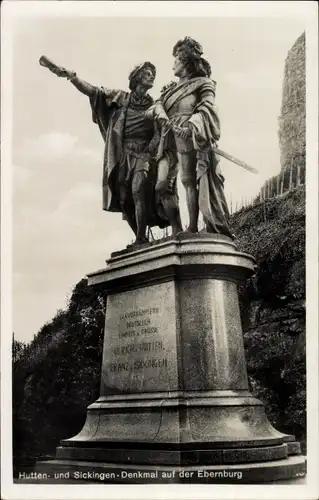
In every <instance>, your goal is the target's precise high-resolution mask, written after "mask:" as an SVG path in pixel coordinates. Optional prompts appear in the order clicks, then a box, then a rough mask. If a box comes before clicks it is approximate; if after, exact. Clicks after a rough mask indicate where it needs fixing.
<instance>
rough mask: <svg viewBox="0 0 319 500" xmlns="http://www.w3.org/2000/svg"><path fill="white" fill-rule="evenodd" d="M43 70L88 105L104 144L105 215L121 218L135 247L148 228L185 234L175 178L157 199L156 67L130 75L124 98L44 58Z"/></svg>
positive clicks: (159, 191) (142, 68)
mask: <svg viewBox="0 0 319 500" xmlns="http://www.w3.org/2000/svg"><path fill="white" fill-rule="evenodd" d="M40 64H41V65H43V66H46V67H48V68H49V69H50V70H51V71H52V72H53V73H55V74H56V75H57V76H59V77H62V78H67V79H68V80H69V81H70V82H71V83H72V84H73V85H74V86H75V87H76V88H77V89H78V90H79V91H80V92H82V93H83V94H84V95H86V96H88V97H89V99H90V104H91V107H92V114H93V121H94V122H95V123H97V125H98V126H99V129H100V132H101V134H102V137H103V139H104V142H105V151H104V168H103V209H104V210H107V211H110V212H122V214H123V218H124V219H125V220H126V221H127V222H128V224H129V225H130V227H131V229H132V230H133V232H134V234H135V236H136V240H135V245H139V244H142V243H145V242H147V241H148V238H147V236H146V229H147V226H149V227H152V226H156V225H157V226H159V227H167V226H168V225H170V224H172V225H173V232H174V233H176V232H178V231H181V230H182V227H181V222H180V215H179V209H178V201H177V191H176V177H175V179H173V180H171V181H170V179H168V182H167V183H165V189H163V185H161V186H160V187H159V188H158V189H157V191H156V192H157V196H156V197H155V184H156V179H157V166H156V163H155V160H154V157H153V155H152V145H153V147H154V145H155V144H156V142H157V135H156V133H155V132H156V124H155V122H154V119H153V117H152V114H149V113H147V111H148V110H149V109H150V108H151V106H152V105H153V99H152V97H151V96H150V95H149V94H148V91H149V89H151V88H152V86H153V83H154V79H155V75H156V69H155V66H154V65H153V64H152V63H151V62H148V61H147V62H144V63H142V64H140V65H138V66H136V67H135V68H134V69H133V71H131V73H130V75H129V89H130V92H126V91H124V90H118V89H108V88H105V87H98V86H95V85H91V84H90V83H87V82H85V81H84V80H82V79H80V78H79V77H78V76H77V74H76V73H75V72H74V71H70V70H67V69H65V68H63V67H60V66H57V65H56V64H54V63H53V62H52V61H50V59H48V58H47V57H45V56H42V57H41V58H40ZM161 200H163V203H161ZM175 221H177V222H175Z"/></svg>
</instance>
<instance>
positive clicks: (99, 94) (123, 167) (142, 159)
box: [90, 87, 169, 227]
mask: <svg viewBox="0 0 319 500" xmlns="http://www.w3.org/2000/svg"><path fill="white" fill-rule="evenodd" d="M131 101H132V94H131V93H129V92H125V91H123V90H109V89H106V88H104V87H95V89H94V95H93V96H92V97H91V98H90V104H91V108H92V119H93V122H94V123H96V124H97V125H98V126H99V129H100V132H101V134H102V137H103V139H104V142H105V148H104V158H103V180H102V188H103V210H107V211H109V212H122V213H123V207H122V205H121V200H122V201H123V181H125V182H126V184H129V182H130V178H129V176H130V173H131V172H132V171H133V170H134V169H135V170H136V169H139V170H140V169H142V170H145V171H147V172H148V185H147V187H146V198H147V199H146V206H147V218H148V220H147V222H148V225H149V226H154V225H158V226H159V227H166V226H168V225H169V222H168V220H167V219H165V217H163V215H162V214H158V213H157V212H156V207H155V204H154V189H155V183H156V165H155V164H154V162H153V164H152V159H151V157H150V154H149V149H148V144H149V143H150V140H151V138H152V136H153V134H154V124H153V122H150V121H148V123H147V118H146V116H147V115H146V111H147V109H148V108H149V107H150V106H151V105H152V103H153V100H152V98H151V97H150V96H147V97H146V99H145V101H146V104H145V105H144V107H143V106H141V107H140V108H139V107H137V108H136V109H137V111H136V112H135V113H134V105H133V104H132V103H131ZM131 104H132V105H131ZM127 135H129V136H130V138H131V141H130V144H129V145H130V146H131V148H132V149H133V151H131V152H129V153H128V152H127V150H126V148H125V142H124V139H125V137H126V136H127ZM139 146H141V147H140V148H139ZM134 149H135V151H134ZM128 165H129V167H130V168H129V170H130V171H131V172H130V171H128ZM124 191H125V192H124V196H125V197H126V201H125V203H126V206H127V207H129V209H130V210H132V211H134V205H133V200H132V196H131V193H130V192H129V190H127V187H126V188H125V189H124ZM123 218H124V219H125V216H124V214H123Z"/></svg>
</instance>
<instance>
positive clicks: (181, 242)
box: [43, 234, 305, 482]
mask: <svg viewBox="0 0 319 500" xmlns="http://www.w3.org/2000/svg"><path fill="white" fill-rule="evenodd" d="M254 266H255V262H254V259H253V257H251V256H250V255H247V254H244V253H240V252H238V251H237V250H236V248H235V244H234V243H233V242H232V241H231V240H230V239H228V238H226V237H218V236H216V235H207V234H198V235H190V236H187V235H181V236H180V237H179V238H178V239H170V240H167V241H164V242H160V243H155V244H153V245H146V246H144V247H141V248H140V249H139V250H135V251H132V252H118V254H115V255H113V256H112V258H111V259H110V260H109V261H108V263H107V267H106V268H105V269H102V270H100V271H97V272H95V273H92V274H90V275H89V276H88V278H89V284H90V285H92V286H96V287H100V288H101V290H103V291H104V292H105V293H106V294H107V309H106V324H105V338H104V354H103V364H102V375H101V392H100V398H99V399H98V400H97V401H96V402H95V403H93V404H92V405H90V406H89V408H88V411H87V419H86V423H85V425H84V427H83V429H82V431H81V432H80V433H79V434H78V435H77V436H74V437H72V438H71V439H67V440H64V441H62V442H61V446H60V447H59V448H58V449H57V461H55V465H56V466H58V468H59V470H63V467H64V466H65V467H66V468H67V467H70V463H71V464H72V463H74V464H76V467H77V470H80V469H81V466H83V468H84V469H88V467H90V470H97V469H99V470H101V469H102V470H103V469H109V468H112V470H113V469H114V470H116V468H117V467H118V468H123V467H124V468H127V467H130V468H131V469H132V470H134V468H136V469H138V470H141V468H145V467H147V470H153V469H154V470H158V468H164V469H165V470H170V469H173V468H176V467H179V468H180V467H183V468H184V470H193V469H194V468H195V469H196V470H199V469H198V468H202V467H204V468H205V470H210V471H218V470H220V469H223V470H226V471H227V470H229V471H231V470H233V469H234V468H235V469H236V470H237V471H242V472H243V473H244V474H245V478H246V480H244V482H254V481H257V482H260V481H273V480H275V479H282V478H284V479H287V478H290V477H296V476H298V475H299V476H300V475H303V474H304V473H305V460H304V457H302V456H301V455H300V447H299V444H298V443H296V441H295V440H294V438H293V437H292V436H288V435H286V434H282V433H280V432H278V431H277V430H275V429H274V428H273V427H272V426H271V424H270V423H269V421H268V419H267V417H266V415H265V411H264V407H263V404H262V403H261V402H260V401H259V400H257V399H256V398H254V397H253V396H252V395H251V394H250V392H249V390H248V382H247V372H246V363H245V357H244V346H243V334H242V328H241V321H240V313H239V304H238V294H237V284H238V283H239V282H240V281H242V280H244V279H245V278H246V277H248V276H250V275H251V274H252V273H253V272H254ZM291 455H294V457H291ZM51 464H53V462H51ZM48 465H49V463H48V462H47V466H48ZM43 466H44V465H43ZM195 469H194V470H195ZM226 482H227V481H226Z"/></svg>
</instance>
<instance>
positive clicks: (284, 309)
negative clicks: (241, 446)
mask: <svg viewBox="0 0 319 500" xmlns="http://www.w3.org/2000/svg"><path fill="white" fill-rule="evenodd" d="M232 226H233V230H234V232H235V234H236V237H237V246H238V249H239V250H241V251H244V252H247V253H250V254H252V255H253V256H254V257H255V259H256V261H257V266H258V267H257V271H256V273H255V275H254V276H253V277H252V278H250V279H248V280H247V281H246V282H245V283H244V285H243V286H241V287H240V290H239V291H240V305H241V313H242V322H243V329H244V341H245V348H246V359H247V365H248V374H249V379H250V382H251V388H252V390H253V392H254V393H255V394H256V395H257V396H258V397H259V398H260V399H261V400H262V401H264V402H265V404H266V407H267V412H268V416H269V418H270V420H271V421H272V422H273V423H274V425H275V426H276V427H277V428H279V429H280V430H282V431H284V432H288V433H293V434H296V435H297V437H298V438H299V439H301V440H303V439H304V438H305V432H306V359H305V190H304V187H303V186H302V187H299V188H297V189H294V190H293V191H291V192H289V193H286V194H285V195H283V196H281V197H278V198H272V199H269V200H266V201H265V202H264V203H261V204H256V205H255V206H253V207H250V208H246V209H242V210H241V211H240V212H237V213H236V214H234V216H233V218H232Z"/></svg>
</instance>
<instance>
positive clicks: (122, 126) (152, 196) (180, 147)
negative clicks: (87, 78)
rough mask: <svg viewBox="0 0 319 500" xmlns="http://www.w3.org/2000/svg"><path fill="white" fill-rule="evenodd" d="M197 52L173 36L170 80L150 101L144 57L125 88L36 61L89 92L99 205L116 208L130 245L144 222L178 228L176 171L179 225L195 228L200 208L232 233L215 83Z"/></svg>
mask: <svg viewBox="0 0 319 500" xmlns="http://www.w3.org/2000/svg"><path fill="white" fill-rule="evenodd" d="M202 54H203V49H202V47H201V45H200V44H199V43H198V42H197V41H195V40H193V39H192V38H190V37H186V38H184V39H183V40H180V41H178V42H177V43H176V45H175V46H174V48H173V56H174V66H173V71H174V75H175V76H176V77H177V79H178V81H177V82H172V83H170V84H169V85H166V86H165V87H164V88H163V89H162V92H161V95H160V97H159V99H158V100H157V101H155V102H154V101H153V99H152V97H151V96H150V95H149V94H148V91H149V90H150V89H151V88H152V86H153V83H154V79H155V76H156V69H155V66H154V65H153V64H152V63H151V62H144V63H143V64H141V65H139V66H137V67H136V68H134V70H133V71H132V72H131V73H130V75H129V89H130V92H125V91H123V90H117V89H116V90H110V89H107V88H104V87H97V86H93V85H91V84H89V83H87V82H84V81H83V80H81V79H80V78H78V77H77V75H76V73H75V72H73V71H69V70H66V69H65V68H59V67H56V66H55V65H54V64H52V63H51V66H50V64H49V63H48V64H47V63H45V62H43V61H42V62H41V60H40V63H41V64H43V65H46V66H48V67H49V68H50V69H51V71H53V72H54V73H55V74H57V75H58V76H60V77H66V78H68V79H69V80H70V81H71V83H72V84H73V85H74V86H75V87H76V88H77V89H78V90H79V91H80V92H82V93H83V94H85V95H87V96H88V97H89V99H90V104H91V107H92V113H93V121H94V122H95V123H97V125H98V126H99V129H100V131H101V134H102V137H103V139H104V142H105V151H104V165H103V209H104V210H107V211H112V212H121V213H122V214H123V218H124V219H126V220H127V222H128V224H129V225H130V227H131V229H132V230H133V232H134V234H135V237H136V240H135V243H134V244H135V245H140V244H142V243H145V242H146V241H148V240H147V236H146V235H147V227H153V226H159V227H161V228H163V227H167V226H171V227H172V232H173V235H176V234H177V233H179V232H182V231H183V228H182V223H181V217H180V211H179V204H178V194H177V174H178V171H179V172H180V177H181V182H182V184H183V186H184V188H185V191H186V202H187V209H188V215H189V225H188V228H187V230H186V231H187V232H190V233H196V232H197V231H198V217H199V212H201V213H202V215H203V220H204V223H205V226H206V231H207V232H209V233H218V234H223V235H226V236H229V237H232V234H231V231H230V227H229V212H228V208H227V203H226V199H225V195H224V189H223V184H224V178H223V176H222V174H221V171H220V168H219V160H218V157H217V156H216V154H215V153H214V151H213V149H212V148H213V147H214V146H215V145H216V142H217V141H218V140H219V137H220V122H219V118H218V115H217V112H216V107H215V104H214V101H215V89H216V82H214V81H213V80H212V79H211V78H210V76H211V68H210V65H209V63H208V62H207V61H206V59H204V58H203V57H202ZM44 59H46V58H44ZM46 61H48V60H47V59H46Z"/></svg>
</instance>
